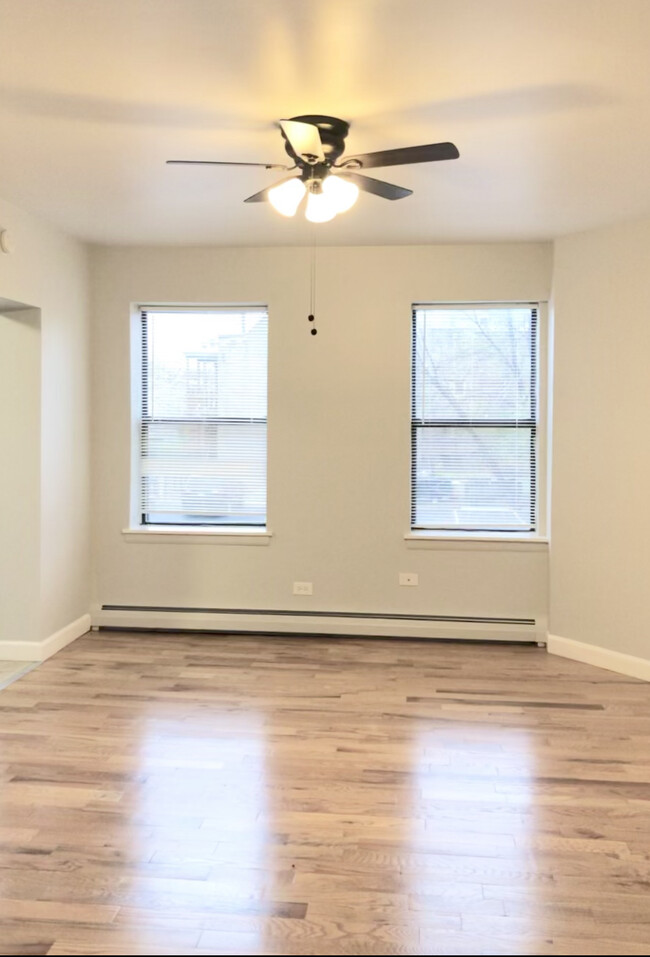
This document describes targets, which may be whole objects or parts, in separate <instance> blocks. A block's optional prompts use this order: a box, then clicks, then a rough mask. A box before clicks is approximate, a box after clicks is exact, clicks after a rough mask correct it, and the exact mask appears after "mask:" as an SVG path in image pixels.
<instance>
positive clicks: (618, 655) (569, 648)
mask: <svg viewBox="0 0 650 957" xmlns="http://www.w3.org/2000/svg"><path fill="white" fill-rule="evenodd" d="M546 647H547V651H548V652H549V654H551V655H560V657H562V658H572V659H573V660H574V661H582V662H584V663H585V664H587V665H595V666H596V668H605V669H607V671H616V672H617V673H618V674H619V675H628V676H629V677H630V678H640V679H641V680H642V681H650V660H649V659H647V658H637V657H636V656H635V655H625V654H623V652H622V651H611V650H610V649H609V648H601V647H599V646H598V645H588V644H586V642H584V641H574V640H573V639H572V638H561V637H560V636H559V635H549V636H548V638H547V645H546Z"/></svg>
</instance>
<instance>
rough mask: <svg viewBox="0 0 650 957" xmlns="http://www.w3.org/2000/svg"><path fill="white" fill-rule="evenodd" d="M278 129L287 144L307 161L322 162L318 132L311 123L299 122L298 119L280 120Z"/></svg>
mask: <svg viewBox="0 0 650 957" xmlns="http://www.w3.org/2000/svg"><path fill="white" fill-rule="evenodd" d="M280 129H281V130H282V132H283V134H284V136H285V139H286V140H288V142H289V146H290V147H291V149H292V150H293V152H294V153H295V154H296V156H300V157H301V159H304V160H305V161H306V162H307V163H316V162H318V163H324V162H325V154H324V152H323V144H322V143H321V139H320V132H319V130H318V127H317V126H314V125H313V123H301V122H299V121H298V120H280Z"/></svg>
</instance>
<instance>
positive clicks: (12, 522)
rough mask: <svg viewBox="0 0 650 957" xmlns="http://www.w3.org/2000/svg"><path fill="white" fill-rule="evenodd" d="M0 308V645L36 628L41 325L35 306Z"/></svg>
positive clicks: (28, 636) (30, 635)
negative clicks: (0, 309)
mask: <svg viewBox="0 0 650 957" xmlns="http://www.w3.org/2000/svg"><path fill="white" fill-rule="evenodd" d="M0 308H2V309H3V310H4V311H3V312H0V449H1V450H2V453H1V454H2V459H1V461H2V467H0V503H2V504H1V506H0V648H1V642H2V639H3V638H4V639H5V640H7V639H8V638H9V636H11V638H12V639H13V640H14V641H30V640H32V641H33V640H34V636H35V635H38V630H39V618H38V612H39V602H38V599H37V596H38V591H39V589H40V533H41V519H40V516H41V482H40V476H41V324H40V313H39V311H38V309H17V308H15V304H9V303H6V302H5V303H3V304H0ZM0 656H1V652H0Z"/></svg>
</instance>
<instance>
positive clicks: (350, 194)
mask: <svg viewBox="0 0 650 957" xmlns="http://www.w3.org/2000/svg"><path fill="white" fill-rule="evenodd" d="M323 193H324V194H325V196H327V198H328V199H329V200H331V202H332V203H333V204H334V207H335V209H336V212H337V213H345V212H346V211H347V210H348V209H351V207H352V206H354V204H355V203H356V201H357V199H358V198H359V187H358V186H355V184H354V183H351V182H350V181H349V180H347V179H341V177H340V176H336V175H331V176H328V177H327V179H326V180H325V182H324V183H323Z"/></svg>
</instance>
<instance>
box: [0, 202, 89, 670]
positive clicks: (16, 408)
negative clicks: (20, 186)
mask: <svg viewBox="0 0 650 957" xmlns="http://www.w3.org/2000/svg"><path fill="white" fill-rule="evenodd" d="M0 229H7V230H8V231H9V232H10V234H11V236H12V238H13V241H14V251H13V252H12V253H11V254H0V301H1V300H12V301H14V302H17V303H22V304H25V305H27V306H30V307H33V309H34V310H37V311H40V369H39V370H38V371H39V374H38V376H35V375H34V362H33V359H34V356H33V350H32V352H31V353H30V358H29V360H28V358H27V351H25V350H27V345H26V344H24V343H23V344H22V345H21V344H20V343H18V341H17V337H18V335H19V334H20V333H23V334H24V335H27V329H26V326H25V325H23V326H20V325H19V323H20V322H21V320H20V319H16V315H22V314H14V313H9V314H7V315H6V316H5V318H4V319H3V320H2V322H3V326H4V335H5V338H4V339H3V343H4V344H6V345H9V344H10V341H11V340H10V338H9V337H10V336H12V338H13V341H11V348H12V351H13V353H14V355H15V356H16V357H19V356H22V358H21V359H20V361H21V362H23V363H25V362H29V363H30V364H29V370H30V372H29V375H27V374H26V375H25V376H22V375H17V374H15V372H16V370H14V373H13V375H12V381H11V382H10V383H8V382H5V383H4V384H3V403H4V402H5V401H6V402H7V403H8V405H5V407H4V410H3V417H4V416H5V415H6V414H7V413H9V412H10V413H11V415H13V416H16V417H17V418H18V419H19V420H20V422H21V423H22V425H23V426H24V428H23V429H22V434H23V441H22V444H21V442H20V439H19V438H17V437H16V435H14V436H13V438H12V454H11V456H10V457H5V459H4V461H3V462H2V463H1V465H0V467H1V468H2V470H3V471H4V473H5V478H4V480H3V481H6V480H7V478H6V475H7V471H12V470H13V468H14V464H15V462H16V460H20V462H21V465H20V468H21V469H22V470H23V471H25V470H26V472H25V475H24V485H23V494H22V495H21V500H20V502H19V504H18V506H17V510H18V512H20V514H21V518H20V522H21V523H24V536H23V543H24V548H25V552H29V554H30V555H32V554H33V552H34V549H35V550H36V554H37V556H38V557H37V560H36V559H34V561H32V563H31V565H30V568H31V571H29V573H28V575H27V576H26V578H24V579H21V583H22V584H21V587H22V588H23V590H24V592H25V596H29V602H30V615H31V618H29V619H28V617H27V614H26V615H25V616H23V617H22V618H21V621H18V620H17V619H16V618H15V617H14V618H12V624H11V627H9V622H8V621H7V622H6V627H5V630H4V631H3V632H2V633H0V658H1V657H2V647H1V642H5V643H8V642H12V641H19V640H25V641H34V642H38V641H42V640H43V639H45V638H47V637H48V636H49V635H51V634H53V633H54V632H57V631H58V630H60V629H61V628H64V627H65V626H67V625H69V624H70V623H71V622H72V621H74V620H76V619H78V618H79V617H80V616H82V615H84V614H85V613H87V611H88V607H89V589H90V571H89V569H90V523H89V389H88V379H89V373H88V367H89V325H88V308H87V307H88V302H87V254H86V251H85V250H84V248H83V247H82V246H81V244H79V243H77V242H76V241H74V240H72V239H69V238H67V237H65V236H63V235H62V234H61V233H59V232H57V231H56V230H54V229H52V228H51V227H49V226H48V225H46V224H44V223H43V222H41V221H39V220H38V219H36V218H35V217H33V216H31V215H29V214H27V213H25V212H23V211H22V210H20V209H18V208H16V207H15V206H12V205H10V204H8V203H5V202H3V201H0ZM0 311H2V310H1V309H0ZM32 315H34V313H32ZM8 317H11V318H8ZM24 319H25V316H23V320H24ZM8 322H12V323H14V325H13V326H9V325H7V323H8ZM12 334H13V335H12ZM34 335H36V331H35V330H34ZM23 346H24V348H23ZM35 348H37V346H35ZM6 361H7V356H6V355H5V357H4V359H3V362H6ZM38 380H40V381H38ZM36 389H38V390H40V402H39V416H38V418H39V419H40V423H38V427H39V428H40V438H39V446H40V447H39V449H38V454H35V451H34V431H33V430H34V428H36V427H37V425H36V424H35V423H34V421H33V419H34V410H33V405H34V390H36ZM39 464H40V471H38V470H39ZM36 472H37V473H38V474H35V473H36ZM27 473H29V474H27ZM34 483H36V484H37V486H38V503H37V505H36V507H34V508H32V507H29V506H28V500H29V501H31V498H32V497H33V488H34ZM2 506H3V508H5V509H6V508H10V507H11V506H10V505H8V503H7V502H6V500H4V499H3V502H2ZM12 521H13V525H14V531H13V533H12V534H11V535H7V536H4V535H3V536H2V538H0V569H2V568H5V569H6V568H7V567H8V566H9V567H11V565H12V563H14V562H15V561H16V560H17V553H16V544H17V543H16V540H15V536H16V534H18V532H17V519H16V518H15V517H14V520H12ZM22 560H23V559H21V561H22ZM24 560H26V559H24ZM32 566H33V567H32ZM21 622H22V624H21ZM17 632H20V633H19V634H18V633H17Z"/></svg>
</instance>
